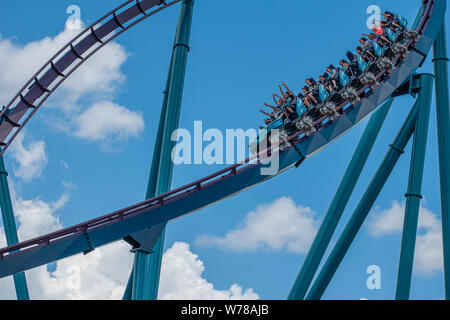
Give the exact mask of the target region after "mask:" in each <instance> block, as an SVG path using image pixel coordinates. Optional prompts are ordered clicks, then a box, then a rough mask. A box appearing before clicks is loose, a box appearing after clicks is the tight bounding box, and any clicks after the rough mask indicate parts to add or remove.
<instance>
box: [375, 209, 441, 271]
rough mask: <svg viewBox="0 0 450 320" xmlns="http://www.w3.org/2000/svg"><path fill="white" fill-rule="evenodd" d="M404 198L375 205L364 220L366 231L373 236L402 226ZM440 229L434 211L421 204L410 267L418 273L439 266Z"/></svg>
mask: <svg viewBox="0 0 450 320" xmlns="http://www.w3.org/2000/svg"><path fill="white" fill-rule="evenodd" d="M404 215H405V202H402V203H400V202H398V201H393V202H392V206H391V207H390V208H388V209H385V210H380V209H379V208H376V209H375V210H374V212H373V213H372V216H371V218H370V219H369V221H368V224H367V231H368V232H369V234H371V235H372V236H375V237H381V236H383V235H390V234H398V233H401V232H402V230H403V219H404ZM442 266H443V256H442V232H441V223H440V220H439V219H438V218H437V215H436V214H435V213H433V212H432V211H430V210H429V209H427V208H424V207H423V206H421V207H420V210H419V221H418V234H417V240H416V248H415V260H414V270H415V271H417V272H418V273H419V274H421V275H433V274H434V273H435V272H436V271H439V270H442Z"/></svg>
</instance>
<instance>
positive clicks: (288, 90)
mask: <svg viewBox="0 0 450 320" xmlns="http://www.w3.org/2000/svg"><path fill="white" fill-rule="evenodd" d="M282 84H283V86H284V87H285V88H286V90H287V92H288V93H289V94H290V95H291V96H293V95H294V94H293V93H292V91H291V89H289V88H288V86H287V85H286V83H285V82H284V81H283V82H282Z"/></svg>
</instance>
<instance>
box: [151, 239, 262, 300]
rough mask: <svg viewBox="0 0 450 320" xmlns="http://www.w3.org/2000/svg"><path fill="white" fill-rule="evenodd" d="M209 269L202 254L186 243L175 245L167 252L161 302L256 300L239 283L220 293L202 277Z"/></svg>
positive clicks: (164, 262)
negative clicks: (196, 252)
mask: <svg viewBox="0 0 450 320" xmlns="http://www.w3.org/2000/svg"><path fill="white" fill-rule="evenodd" d="M204 270H205V266H204V264H203V262H202V261H201V260H200V259H199V258H198V255H196V254H194V253H192V252H191V251H190V248H189V245H188V244H187V243H184V242H175V243H174V244H173V246H172V247H171V248H170V249H168V250H167V251H166V253H165V254H164V258H163V261H162V266H161V283H160V287H159V299H161V300H194V299H198V300H239V299H245V300H256V299H259V296H258V295H257V294H256V293H255V292H254V291H253V289H247V290H245V291H243V289H242V287H241V286H239V285H238V284H233V285H232V286H231V287H230V288H229V289H226V290H217V289H215V288H214V285H213V284H212V283H210V282H208V281H207V280H206V279H204V278H202V273H203V271H204Z"/></svg>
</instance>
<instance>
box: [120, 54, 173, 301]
mask: <svg viewBox="0 0 450 320" xmlns="http://www.w3.org/2000/svg"><path fill="white" fill-rule="evenodd" d="M172 65H173V53H172V56H171V58H170V67H169V72H168V75H167V81H166V87H165V89H164V92H163V104H162V107H161V114H160V117H159V124H158V131H157V133H156V139H155V145H154V148H153V156H152V164H151V167H150V175H149V179H148V183H147V191H146V194H145V199H150V198H152V197H154V196H155V195H156V185H157V182H158V171H159V163H160V161H161V149H162V137H163V134H164V123H165V120H166V114H167V99H168V95H169V90H170V78H171V74H172ZM147 232H152V231H147ZM134 252H135V260H136V259H139V260H142V257H139V256H141V255H143V256H145V257H146V259H149V257H148V256H149V255H150V252H148V251H146V250H135V251H134ZM147 263H148V262H147ZM135 264H136V261H135V262H134V263H133V268H134V265H135ZM134 273H135V271H134V269H133V270H132V271H131V275H130V278H129V279H128V283H127V287H126V289H125V292H124V295H123V300H131V299H133V288H134V286H133V283H134V282H133V275H134ZM135 281H136V280H135ZM139 281H141V282H142V281H148V279H146V278H145V277H144V278H143V279H140V280H139ZM141 288H142V287H141ZM142 289H144V290H145V288H142ZM144 290H143V291H142V292H141V293H138V292H137V290H136V289H135V290H134V297H135V298H136V299H137V297H138V296H139V297H144V296H148V294H146V293H145V292H144Z"/></svg>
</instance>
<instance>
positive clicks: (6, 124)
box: [0, 0, 181, 156]
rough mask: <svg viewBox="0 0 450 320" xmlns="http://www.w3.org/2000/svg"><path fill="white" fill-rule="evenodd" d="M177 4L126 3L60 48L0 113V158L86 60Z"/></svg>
mask: <svg viewBox="0 0 450 320" xmlns="http://www.w3.org/2000/svg"><path fill="white" fill-rule="evenodd" d="M180 1H181V0H173V1H171V2H166V1H162V0H142V1H139V0H128V1H126V2H124V3H123V4H122V5H120V6H118V7H117V8H115V9H114V10H112V11H110V12H108V13H107V14H106V15H104V16H103V17H101V18H100V19H99V20H97V21H96V22H94V23H93V24H92V25H90V26H89V27H87V28H86V29H85V30H84V31H83V32H81V33H79V34H78V35H77V36H76V37H75V38H73V39H72V40H71V41H70V42H69V43H67V44H66V45H65V46H64V47H63V48H61V50H59V51H58V52H57V53H56V54H55V55H54V56H53V57H52V58H50V60H48V61H47V62H46V63H45V64H44V65H43V66H42V67H41V68H40V69H39V70H38V71H37V72H36V73H35V74H34V75H33V76H32V77H31V78H30V79H29V80H28V81H27V82H26V83H25V85H24V86H23V87H22V89H20V91H19V92H17V94H16V95H15V96H14V97H13V98H12V99H11V101H10V102H9V103H8V104H7V105H6V107H3V109H2V110H1V113H0V148H1V149H0V156H1V155H3V153H4V152H5V151H6V149H7V148H8V147H9V145H10V144H11V142H12V141H13V140H14V138H15V137H16V136H17V135H18V134H19V132H20V131H21V130H22V128H23V127H24V126H25V125H26V124H27V122H28V121H29V120H30V119H31V117H32V116H33V115H34V114H35V113H36V111H37V110H38V109H39V108H40V107H41V106H42V104H43V103H44V102H45V101H46V100H47V99H48V98H49V97H50V96H51V95H52V94H53V93H54V92H55V90H56V89H57V88H58V87H59V86H60V85H61V84H62V83H63V82H64V81H65V80H66V79H67V78H68V77H69V76H70V75H71V74H72V73H73V72H74V71H75V70H77V69H78V68H79V67H80V66H81V65H82V64H84V63H85V62H86V61H87V60H88V59H89V58H90V57H92V56H93V55H94V54H95V53H96V52H98V51H99V50H100V49H101V48H103V47H104V46H105V45H107V44H108V43H109V42H111V41H112V40H114V39H115V38H116V37H118V36H119V35H121V34H122V33H124V32H125V31H127V30H129V29H131V28H132V27H134V26H135V25H136V24H138V23H139V22H142V21H144V20H145V19H147V18H149V17H151V16H152V15H154V14H156V13H158V12H160V11H161V10H163V9H166V8H168V7H170V6H172V5H174V4H175V3H177V2H180ZM155 7H158V8H155ZM13 106H14V107H13Z"/></svg>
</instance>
